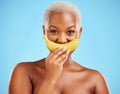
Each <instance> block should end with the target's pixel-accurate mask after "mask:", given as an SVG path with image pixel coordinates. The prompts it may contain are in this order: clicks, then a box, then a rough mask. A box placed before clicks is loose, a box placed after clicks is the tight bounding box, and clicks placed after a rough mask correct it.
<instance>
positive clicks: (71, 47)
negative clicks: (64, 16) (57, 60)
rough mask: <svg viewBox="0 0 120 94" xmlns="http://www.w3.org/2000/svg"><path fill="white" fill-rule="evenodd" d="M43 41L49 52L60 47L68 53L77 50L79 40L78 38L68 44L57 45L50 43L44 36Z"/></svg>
mask: <svg viewBox="0 0 120 94" xmlns="http://www.w3.org/2000/svg"><path fill="white" fill-rule="evenodd" d="M44 39H45V41H46V46H47V48H48V49H49V50H50V51H54V50H55V49H57V48H58V47H60V46H62V47H65V48H66V49H67V50H69V51H70V52H72V51H74V50H75V49H76V48H77V46H78V44H79V39H78V38H76V39H73V40H72V41H70V42H69V43H65V44H59V43H55V42H52V41H50V40H49V39H48V38H47V36H45V35H44Z"/></svg>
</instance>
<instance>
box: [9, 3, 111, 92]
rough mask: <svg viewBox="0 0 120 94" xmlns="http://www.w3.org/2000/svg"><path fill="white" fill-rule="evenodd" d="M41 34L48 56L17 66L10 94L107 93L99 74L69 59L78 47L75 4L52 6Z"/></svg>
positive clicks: (78, 16)
mask: <svg viewBox="0 0 120 94" xmlns="http://www.w3.org/2000/svg"><path fill="white" fill-rule="evenodd" d="M43 31H44V36H45V39H46V44H47V47H48V49H49V50H50V54H49V55H48V56H47V57H46V58H44V59H42V60H39V61H36V62H30V63H28V62H27V63H25V62H24V63H20V64H18V65H17V66H16V67H15V68H14V70H13V73H12V76H11V80H10V84H9V94H109V91H108V88H107V85H106V82H105V80H104V78H103V76H102V75H101V74H100V73H99V72H97V71H96V70H92V69H88V68H85V67H83V66H81V65H79V64H78V63H77V62H75V61H73V60H72V58H71V54H72V52H73V51H74V50H75V48H76V47H77V45H76V46H74V42H72V41H73V40H74V39H78V38H80V35H81V32H82V27H81V15H80V12H79V10H78V9H77V8H76V7H75V6H74V5H72V4H70V3H68V2H56V3H54V4H52V5H51V6H50V7H49V8H48V9H47V11H46V12H45V16H44V26H43ZM49 43H53V44H54V45H51V44H49ZM69 43H71V45H72V47H73V49H72V50H71V49H70V48H71V47H70V48H69V47H68V44H69ZM77 43H78V42H77ZM64 44H65V46H63V45H64ZM55 45H59V47H57V48H55ZM60 45H62V46H60ZM49 46H52V48H50V47H49Z"/></svg>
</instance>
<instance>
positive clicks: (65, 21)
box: [48, 12, 77, 27]
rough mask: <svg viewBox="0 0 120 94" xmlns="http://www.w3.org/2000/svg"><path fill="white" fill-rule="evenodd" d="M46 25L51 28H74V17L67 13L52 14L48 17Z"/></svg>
mask: <svg viewBox="0 0 120 94" xmlns="http://www.w3.org/2000/svg"><path fill="white" fill-rule="evenodd" d="M49 19H50V20H49V23H48V25H49V26H50V27H51V26H52V27H71V26H72V27H76V22H77V21H76V19H75V17H74V15H72V14H71V13H68V12H59V13H53V14H51V15H50V18H49Z"/></svg>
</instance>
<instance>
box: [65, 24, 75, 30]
mask: <svg viewBox="0 0 120 94" xmlns="http://www.w3.org/2000/svg"><path fill="white" fill-rule="evenodd" d="M70 28H76V26H75V25H72V26H70V27H68V28H67V29H70ZM67 29H66V30H67Z"/></svg>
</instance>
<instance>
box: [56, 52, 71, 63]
mask: <svg viewBox="0 0 120 94" xmlns="http://www.w3.org/2000/svg"><path fill="white" fill-rule="evenodd" d="M68 55H69V51H67V52H66V53H64V54H62V55H61V56H60V57H58V58H57V59H56V61H57V63H61V64H64V63H65V61H66V60H67V58H68Z"/></svg>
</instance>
